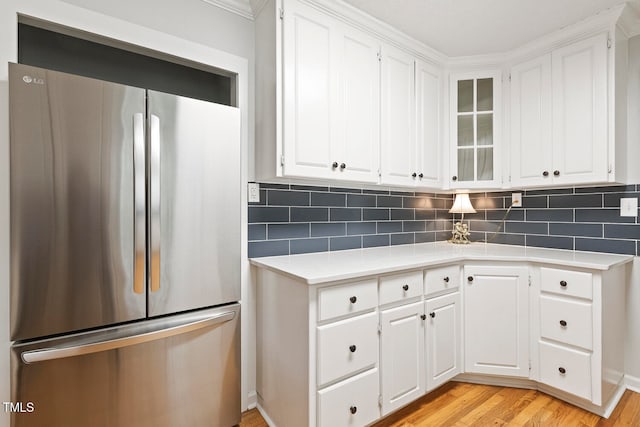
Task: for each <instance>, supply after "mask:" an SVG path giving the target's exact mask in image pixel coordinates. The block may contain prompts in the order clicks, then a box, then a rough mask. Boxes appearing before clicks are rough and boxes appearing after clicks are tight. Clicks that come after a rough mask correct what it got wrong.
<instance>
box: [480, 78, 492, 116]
mask: <svg viewBox="0 0 640 427" xmlns="http://www.w3.org/2000/svg"><path fill="white" fill-rule="evenodd" d="M476 84H477V86H478V87H477V91H478V103H477V107H478V108H477V110H476V111H492V110H493V79H478V80H477V81H476Z"/></svg>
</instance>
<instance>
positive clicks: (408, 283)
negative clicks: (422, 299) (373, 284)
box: [380, 271, 422, 305]
mask: <svg viewBox="0 0 640 427" xmlns="http://www.w3.org/2000/svg"><path fill="white" fill-rule="evenodd" d="M420 295H422V272H421V271H414V272H411V273H403V274H394V275H393V276H384V277H381V278H380V305H384V304H389V303H392V302H396V301H402V300H407V299H410V298H414V297H417V296H420Z"/></svg>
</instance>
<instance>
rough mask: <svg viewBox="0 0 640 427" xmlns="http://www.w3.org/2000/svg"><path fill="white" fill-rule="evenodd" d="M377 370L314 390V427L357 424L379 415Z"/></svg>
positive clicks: (351, 425) (364, 422) (369, 421)
mask: <svg viewBox="0 0 640 427" xmlns="http://www.w3.org/2000/svg"><path fill="white" fill-rule="evenodd" d="M379 393H380V383H379V379H378V369H376V368H374V369H371V370H369V371H366V372H363V373H361V374H359V375H356V376H354V377H351V378H349V379H347V380H344V381H342V382H340V383H338V384H336V385H333V386H331V387H327V388H325V389H323V390H320V391H319V392H318V424H317V425H318V426H319V427H338V426H349V427H357V426H364V425H367V424H369V423H371V422H373V421H375V420H377V419H378V418H379V417H380V408H379V407H378V394H379Z"/></svg>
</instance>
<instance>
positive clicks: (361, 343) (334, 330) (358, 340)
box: [317, 312, 378, 387]
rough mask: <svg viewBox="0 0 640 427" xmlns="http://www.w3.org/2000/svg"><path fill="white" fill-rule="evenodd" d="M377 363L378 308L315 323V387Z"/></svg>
mask: <svg viewBox="0 0 640 427" xmlns="http://www.w3.org/2000/svg"><path fill="white" fill-rule="evenodd" d="M377 363H378V313H377V312H374V313H368V314H364V315H362V316H358V317H356V318H352V319H347V320H342V321H340V322H336V323H332V324H329V325H325V326H319V327H318V360H317V373H318V387H321V386H323V385H324V384H326V383H328V382H330V381H333V380H336V379H338V378H342V377H344V376H346V375H349V374H352V373H354V372H356V371H358V370H362V369H365V368H367V367H373V366H375V365H376V364H377Z"/></svg>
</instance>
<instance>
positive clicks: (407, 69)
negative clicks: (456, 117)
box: [381, 45, 417, 185]
mask: <svg viewBox="0 0 640 427" xmlns="http://www.w3.org/2000/svg"><path fill="white" fill-rule="evenodd" d="M414 81H415V67H414V58H413V57H412V56H411V55H409V54H407V53H405V52H403V51H401V50H399V49H396V48H393V47H391V46H387V45H385V46H383V49H382V122H381V129H382V152H381V157H382V162H381V173H382V183H383V184H391V185H413V184H414V183H415V178H414V177H413V176H412V174H413V173H415V172H416V166H417V162H416V160H417V159H416V139H415V130H414V124H415V101H414V99H415V98H414V96H415V86H414Z"/></svg>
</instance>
